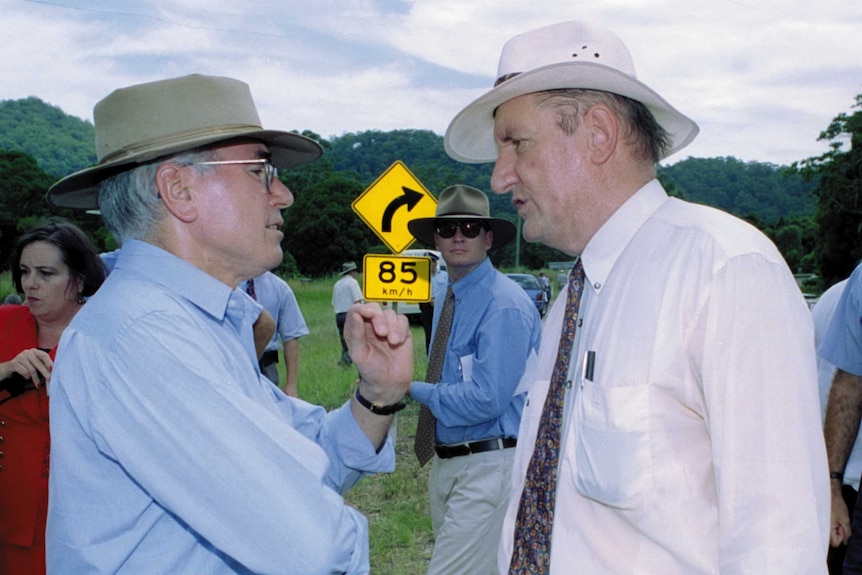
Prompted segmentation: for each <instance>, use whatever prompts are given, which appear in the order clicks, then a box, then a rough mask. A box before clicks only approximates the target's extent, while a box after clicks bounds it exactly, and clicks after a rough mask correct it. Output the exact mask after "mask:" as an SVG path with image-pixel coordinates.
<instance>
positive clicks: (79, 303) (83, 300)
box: [78, 293, 87, 305]
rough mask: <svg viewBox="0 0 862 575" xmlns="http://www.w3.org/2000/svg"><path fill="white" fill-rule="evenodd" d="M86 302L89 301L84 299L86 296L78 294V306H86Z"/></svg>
mask: <svg viewBox="0 0 862 575" xmlns="http://www.w3.org/2000/svg"><path fill="white" fill-rule="evenodd" d="M86 301H87V300H86V299H84V295H83V294H80V293H79V294H78V305H84V303H86Z"/></svg>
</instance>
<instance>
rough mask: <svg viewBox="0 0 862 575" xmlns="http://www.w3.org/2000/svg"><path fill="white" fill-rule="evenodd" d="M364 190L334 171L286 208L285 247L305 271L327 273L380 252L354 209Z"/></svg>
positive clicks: (305, 272)
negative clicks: (357, 198) (356, 200)
mask: <svg viewBox="0 0 862 575" xmlns="http://www.w3.org/2000/svg"><path fill="white" fill-rule="evenodd" d="M362 191H363V188H362V186H361V185H360V184H359V182H357V181H356V180H355V179H353V178H350V177H347V176H343V175H341V174H332V175H331V176H329V177H327V178H326V179H324V180H321V181H319V182H317V183H315V184H313V185H311V186H309V187H308V189H306V190H305V191H303V192H301V193H298V194H297V195H296V201H295V202H294V204H293V206H292V207H291V208H289V209H288V210H287V211H285V222H284V231H285V239H284V247H285V249H286V251H288V252H290V254H291V255H292V256H293V258H294V259H295V261H296V265H297V267H298V269H299V271H300V272H301V273H302V274H304V275H309V276H312V277H321V276H326V275H329V274H331V273H333V272H337V271H338V270H339V269H340V268H341V264H342V263H343V262H345V261H349V260H353V261H355V262H357V264H358V265H360V266H361V262H362V256H363V255H365V254H367V253H372V252H374V251H378V252H379V251H380V248H379V247H378V246H377V245H376V244H379V242H377V241H375V239H376V236H375V235H374V232H372V231H371V230H370V229H369V228H368V227H367V226H366V225H365V223H364V222H363V221H362V220H361V219H360V218H359V217H358V216H357V215H356V214H355V213H354V212H353V210H352V208H351V204H352V203H353V200H354V199H356V197H357V196H359V194H361V193H362Z"/></svg>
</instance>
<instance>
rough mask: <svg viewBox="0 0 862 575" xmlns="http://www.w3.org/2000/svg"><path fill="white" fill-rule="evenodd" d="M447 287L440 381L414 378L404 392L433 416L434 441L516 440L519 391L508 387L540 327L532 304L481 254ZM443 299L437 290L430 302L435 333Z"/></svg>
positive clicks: (521, 371) (513, 382)
mask: <svg viewBox="0 0 862 575" xmlns="http://www.w3.org/2000/svg"><path fill="white" fill-rule="evenodd" d="M452 289H453V292H454V294H455V315H454V319H453V322H452V331H451V333H450V335H449V345H448V346H447V348H446V359H445V361H444V363H443V373H442V375H441V377H440V383H438V384H431V383H426V382H423V381H414V382H413V383H412V384H411V385H410V395H411V397H413V399H415V400H417V401H419V402H420V403H423V404H425V405H427V406H428V408H429V409H430V410H431V412H432V413H433V414H434V416H435V417H436V418H437V428H436V435H437V443H442V444H453V443H463V442H465V441H476V440H479V439H489V438H493V437H517V436H518V427H519V425H520V422H521V411H522V410H523V408H524V398H525V394H524V393H520V394H518V395H515V391H516V389H517V387H518V383H519V382H520V380H521V376H522V375H523V374H524V368H525V366H526V364H527V358H528V357H529V355H530V353H531V352H534V351H538V349H539V340H540V338H541V332H542V322H541V320H540V319H539V313H538V312H537V311H536V306H535V305H533V302H532V301H530V298H529V296H527V294H526V292H525V291H524V290H523V289H521V287H520V286H518V284H516V283H515V282H513V281H512V280H510V279H509V278H507V277H506V276H505V275H504V274H502V273H500V272H498V271H497V270H495V269H494V266H493V265H492V264H491V260H490V259H488V258H485V260H484V261H483V262H482V263H481V264H479V265H478V266H476V267H475V268H474V269H473V270H472V271H471V272H470V273H468V274H467V275H466V276H464V277H463V278H461V279H460V280H458V281H457V282H455V283H454V284H452ZM445 297H446V290H445V289H444V290H442V291H441V293H440V294H439V295H438V298H437V300H436V301H435V303H434V330H433V331H434V332H436V331H437V322H438V321H439V318H440V312H441V310H442V309H443V300H444V298H445ZM431 337H432V339H431V341H434V339H433V337H434V335H433V334H432V336H431Z"/></svg>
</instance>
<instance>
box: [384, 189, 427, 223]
mask: <svg viewBox="0 0 862 575" xmlns="http://www.w3.org/2000/svg"><path fill="white" fill-rule="evenodd" d="M401 189H402V190H403V191H404V195H401V196H398V197H397V198H395V199H394V200H392V201H391V202H389V205H388V206H386V210H384V212H383V221H382V222H381V225H380V231H382V232H386V233H388V232H391V231H392V217H393V216H394V215H395V212H397V211H398V208H400V207H401V206H407V211H408V212H409V211H411V210H412V209H413V208H414V207H416V204H418V203H419V200H421V199H422V193H421V192H417V191H416V190H411V189H410V188H408V187H407V186H401Z"/></svg>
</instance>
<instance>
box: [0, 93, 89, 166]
mask: <svg viewBox="0 0 862 575" xmlns="http://www.w3.org/2000/svg"><path fill="white" fill-rule="evenodd" d="M94 135H95V129H94V128H93V124H91V123H90V122H86V121H84V120H82V119H80V118H76V117H75V116H69V115H68V114H65V113H64V112H63V110H61V109H60V108H58V107H56V106H51V105H49V104H46V103H45V102H43V101H42V100H40V99H39V98H36V97H32V96H31V97H29V98H24V99H22V100H3V101H0V150H6V151H14V152H26V153H28V154H30V155H31V156H33V157H34V158H35V159H36V162H37V163H38V164H39V166H40V167H41V168H42V169H43V170H45V172H47V173H48V174H49V175H51V176H54V177H55V178H60V177H63V176H65V175H66V174H69V173H71V172H73V171H76V170H80V169H82V168H86V167H87V166H91V165H93V164H95V163H96V152H95V148H94V146H93V138H94Z"/></svg>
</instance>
